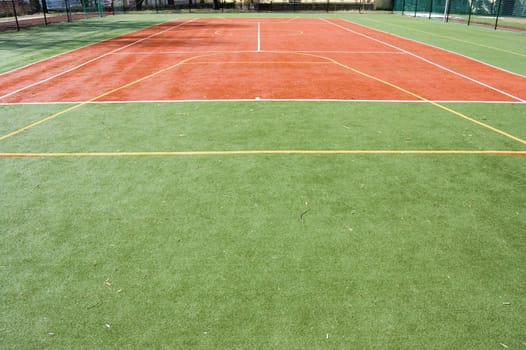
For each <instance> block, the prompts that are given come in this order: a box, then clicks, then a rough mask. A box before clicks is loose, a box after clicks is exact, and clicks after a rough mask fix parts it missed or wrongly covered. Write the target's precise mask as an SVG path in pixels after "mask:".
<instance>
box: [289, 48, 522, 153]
mask: <svg viewBox="0 0 526 350" xmlns="http://www.w3.org/2000/svg"><path fill="white" fill-rule="evenodd" d="M298 54H302V55H306V56H313V57H318V58H322V59H326V60H328V61H330V62H332V63H334V64H336V65H338V66H340V67H342V68H345V69H347V70H350V71H352V72H354V73H356V74H359V75H362V76H364V77H366V78H369V79H372V80H375V81H378V82H380V83H382V84H384V85H387V86H390V87H392V88H394V89H396V90H398V91H402V92H404V93H406V94H408V95H411V96H413V97H415V98H417V99H419V100H421V101H424V102H428V103H430V104H432V105H433V106H435V107H438V108H440V109H442V110H445V111H447V112H449V113H452V114H455V115H456V116H458V117H461V118H463V119H465V120H468V121H470V122H472V123H474V124H477V125H480V126H482V127H484V128H486V129H489V130H491V131H493V132H496V133H498V134H501V135H503V136H506V137H508V138H510V139H512V140H515V141H517V142H520V143H522V144H524V145H526V140H523V139H521V138H519V137H517V136H514V135H512V134H510V133H507V132H505V131H503V130H500V129H497V128H495V127H493V126H491V125H489V124H486V123H483V122H481V121H478V120H476V119H473V118H471V117H468V116H467V115H465V114H463V113H461V112H458V111H455V110H454V109H452V108H449V107H447V106H444V105H442V104H440V103H438V102H434V101H430V100H428V99H427V98H425V97H423V96H420V95H418V94H416V93H414V92H412V91H409V90H407V89H404V88H403V87H401V86H398V85H396V84H393V83H390V82H388V81H386V80H383V79H380V78H378V77H375V76H373V75H370V74H367V73H365V72H362V71H360V70H358V69H356V68H353V67H350V66H348V65H346V64H344V63H341V62H338V61H336V60H335V59H332V58H330V57H326V56H321V55H315V54H311V53H298Z"/></svg>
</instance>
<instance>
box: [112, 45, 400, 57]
mask: <svg viewBox="0 0 526 350" xmlns="http://www.w3.org/2000/svg"><path fill="white" fill-rule="evenodd" d="M259 47H260V50H259V51H257V52H265V53H283V54H286V53H290V52H291V51H280V50H261V46H259ZM232 52H235V53H254V52H256V51H254V50H245V51H243V50H240V51H225V50H203V51H158V52H115V53H112V55H129V56H132V55H152V54H155V55H190V54H203V53H232ZM295 52H301V53H320V54H323V53H335V54H349V55H405V53H404V52H400V51H329V50H327V51H323V50H301V51H295Z"/></svg>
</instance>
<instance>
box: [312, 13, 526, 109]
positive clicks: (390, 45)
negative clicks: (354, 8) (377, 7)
mask: <svg viewBox="0 0 526 350" xmlns="http://www.w3.org/2000/svg"><path fill="white" fill-rule="evenodd" d="M321 20H322V21H324V22H327V23H329V24H331V25H333V26H335V27H338V28H340V29H343V30H345V31H348V32H350V33H353V34H356V35H359V36H362V37H364V38H367V39H369V40H372V41H375V42H377V43H380V44H383V45H386V46H388V47H391V48H394V49H397V50H400V51H402V52H403V53H406V54H408V55H409V56H412V57H415V58H417V59H419V60H421V61H424V62H426V63H428V64H431V65H433V66H435V67H437V68H440V69H442V70H445V71H446V72H449V73H452V74H454V75H457V76H459V77H461V78H464V79H467V80H469V81H471V82H473V83H476V84H478V85H481V86H484V87H486V88H488V89H490V90H493V91H496V92H498V93H500V94H502V95H505V96H508V97H510V98H513V99H515V100H517V101H519V102H522V103H526V100H523V99H522V98H520V97H517V96H515V95H512V94H510V93H508V92H506V91H504V90H500V89H498V88H496V87H493V86H491V85H489V84H486V83H483V82H481V81H479V80H476V79H474V78H471V77H469V76H467V75H465V74H462V73H459V72H457V71H454V70H452V69H450V68H447V67H445V66H443V65H441V64H438V63H436V62H433V61H431V60H428V59H427V58H425V57H422V56H419V55H417V54H415V53H413V52H411V51H408V50H405V49H402V48H401V47H398V46H396V45H393V44H389V43H387V42H385V41H383V40H380V39H376V38H373V37H371V36H369V35H367V34H364V33H360V32H357V31H355V30H353V29H351V28H347V27H344V26H342V25H339V24H337V23H333V22H331V21H329V20H327V19H325V18H322V19H321ZM349 23H351V24H354V23H353V22H350V21H349ZM367 28H368V27H367ZM369 29H372V30H375V29H374V28H369ZM382 33H384V32H382ZM384 34H389V33H384ZM409 40H410V39H409ZM465 57H466V56H465ZM466 58H468V57H466Z"/></svg>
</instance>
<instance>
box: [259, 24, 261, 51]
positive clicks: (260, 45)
mask: <svg viewBox="0 0 526 350" xmlns="http://www.w3.org/2000/svg"><path fill="white" fill-rule="evenodd" d="M258 52H261V23H260V22H258Z"/></svg>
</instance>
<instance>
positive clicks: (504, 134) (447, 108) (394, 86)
mask: <svg viewBox="0 0 526 350" xmlns="http://www.w3.org/2000/svg"><path fill="white" fill-rule="evenodd" d="M232 53H234V52H232ZM283 53H284V54H296V55H302V56H309V57H316V58H319V59H322V60H326V61H328V62H331V63H334V64H335V65H337V66H339V67H342V68H344V69H346V70H349V71H352V72H354V73H356V74H359V75H361V76H364V77H366V78H369V79H372V80H375V81H377V82H380V83H382V84H384V85H387V86H390V87H392V88H394V89H396V90H398V91H402V92H404V93H406V94H408V95H410V96H413V97H415V98H417V99H418V100H421V101H424V102H428V103H430V104H431V105H433V106H435V107H438V108H440V109H442V110H444V111H447V112H449V113H452V114H454V115H456V116H458V117H461V118H463V119H465V120H467V121H470V122H472V123H474V124H477V125H479V126H482V127H484V128H486V129H488V130H491V131H493V132H495V133H498V134H501V135H503V136H506V137H507V138H510V139H512V140H515V141H517V142H520V143H522V144H524V145H526V140H523V139H521V138H519V137H517V136H514V135H512V134H510V133H507V132H505V131H503V130H500V129H498V128H495V127H493V126H491V125H489V124H486V123H483V122H481V121H478V120H476V119H473V118H471V117H468V116H467V115H465V114H463V113H461V112H458V111H455V110H454V109H452V108H449V107H446V106H444V105H442V104H440V103H437V102H434V101H430V100H428V99H426V98H425V97H422V96H420V95H418V94H416V93H414V92H412V91H409V90H407V89H404V88H402V87H400V86H398V85H396V84H393V83H390V82H388V81H386V80H383V79H380V78H378V77H375V76H373V75H370V74H367V73H365V72H362V71H360V70H358V69H356V68H353V67H350V66H348V65H346V64H344V63H341V62H338V61H336V60H335V59H332V58H330V57H326V56H322V55H315V54H312V53H304V52H297V51H291V52H283ZM221 54H224V53H218V52H214V53H207V54H202V55H196V56H191V57H188V58H186V59H183V60H181V61H179V62H177V63H175V64H173V65H171V66H168V67H165V68H163V69H160V70H158V71H156V72H153V73H151V74H148V75H145V76H143V77H142V78H139V79H137V80H134V81H132V82H129V83H127V84H124V85H121V86H119V87H117V88H115V89H111V90H108V91H106V92H104V93H102V94H100V95H98V96H96V97H94V98H92V99H90V100H88V101H84V102H81V103H79V104H76V105H74V106H71V107H69V108H66V109H64V110H62V111H60V112H57V113H54V114H52V115H49V116H47V117H45V118H43V119H40V120H38V121H36V122H34V123H32V124H29V125H27V126H24V127H22V128H20V129H17V130H15V131H13V132H10V133H8V134H6V135H3V136H1V137H0V141H3V140H5V139H8V138H10V137H13V136H15V135H18V134H20V133H22V132H24V131H26V130H28V129H31V128H33V127H35V126H37V125H40V124H42V123H45V122H47V121H49V120H52V119H54V118H56V117H58V116H60V115H62V114H65V113H67V112H70V111H73V110H75V109H78V108H80V107H82V106H84V105H86V104H88V103H91V102H94V101H96V100H98V99H101V98H103V97H106V96H108V95H111V94H113V93H115V92H117V91H120V90H122V89H125V88H128V87H130V86H133V85H135V84H137V83H140V82H142V81H144V80H147V79H150V78H152V77H155V76H157V75H159V74H162V73H164V72H167V71H169V70H171V69H174V68H176V67H178V66H181V65H184V64H188V62H190V61H193V60H196V59H199V58H202V57H211V56H215V55H221ZM233 63H235V62H233ZM316 63H317V62H316ZM320 63H321V62H320Z"/></svg>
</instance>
